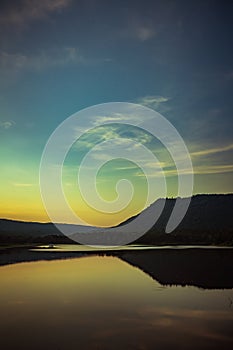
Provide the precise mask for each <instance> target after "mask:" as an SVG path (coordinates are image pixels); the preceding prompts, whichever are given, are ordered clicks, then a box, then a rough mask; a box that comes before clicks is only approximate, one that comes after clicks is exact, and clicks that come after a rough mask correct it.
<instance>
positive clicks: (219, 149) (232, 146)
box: [191, 144, 233, 157]
mask: <svg viewBox="0 0 233 350" xmlns="http://www.w3.org/2000/svg"><path fill="white" fill-rule="evenodd" d="M231 150H233V144H230V145H227V146H223V147H216V148H210V149H204V150H201V151H196V152H192V153H191V156H192V157H199V156H206V155H207V156H208V155H209V154H215V153H221V152H227V151H231Z"/></svg>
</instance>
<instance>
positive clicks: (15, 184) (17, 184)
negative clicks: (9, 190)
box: [13, 183, 34, 187]
mask: <svg viewBox="0 0 233 350" xmlns="http://www.w3.org/2000/svg"><path fill="white" fill-rule="evenodd" d="M13 186H15V187H32V186H34V184H32V183H13Z"/></svg>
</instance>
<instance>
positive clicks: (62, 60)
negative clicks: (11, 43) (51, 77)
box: [0, 47, 83, 74]
mask: <svg viewBox="0 0 233 350" xmlns="http://www.w3.org/2000/svg"><path fill="white" fill-rule="evenodd" d="M82 61H83V58H82V56H81V55H80V53H79V51H78V49H77V48H75V47H65V48H61V49H50V50H47V51H39V52H37V53H34V54H23V53H8V52H4V51H3V52H0V71H2V72H3V73H4V74H12V73H16V72H20V71H23V70H34V71H35V70H42V69H46V68H49V67H52V66H55V67H56V66H64V65H66V64H72V63H73V64H77V63H81V62H82Z"/></svg>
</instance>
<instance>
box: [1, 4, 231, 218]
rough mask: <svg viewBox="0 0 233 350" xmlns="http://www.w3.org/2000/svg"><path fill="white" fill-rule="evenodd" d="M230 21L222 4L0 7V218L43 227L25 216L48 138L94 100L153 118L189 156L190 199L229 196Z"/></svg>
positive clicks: (35, 213)
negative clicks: (172, 130) (162, 121)
mask: <svg viewBox="0 0 233 350" xmlns="http://www.w3.org/2000/svg"><path fill="white" fill-rule="evenodd" d="M232 14H233V4H232V3H231V2H230V1H222V2H219V1H168V0H163V1H147V0H146V1H127V0H126V1H102V0H99V1H97V0H85V1H84V0H83V1H74V0H73V1H72V0H49V1H45V0H41V1H27V0H21V1H14V0H13V1H10V2H9V1H1V5H0V147H1V148H0V156H1V163H2V164H1V167H2V170H1V184H2V198H3V203H5V204H2V206H1V208H0V210H1V212H0V216H2V217H13V218H21V219H22V218H23V219H33V218H35V219H38V220H39V219H41V220H42V219H43V218H42V217H43V215H45V214H40V215H39V214H38V210H39V211H40V210H41V209H38V208H40V207H35V210H34V211H33V212H32V213H31V215H28V214H27V213H28V206H30V201H32V202H33V203H34V202H36V201H40V199H39V191H38V186H37V185H38V167H39V162H40V157H41V154H42V151H43V148H44V145H45V143H46V141H47V139H48V137H49V135H50V134H51V133H52V132H53V130H54V129H55V128H56V127H57V126H58V125H59V124H60V123H61V122H62V121H63V120H64V119H65V118H67V117H68V116H69V115H71V114H73V113H75V112H77V111H79V110H81V109H82V108H85V107H89V106H92V105H94V104H99V103H104V102H114V101H122V102H135V103H141V104H144V105H146V106H148V107H151V108H154V109H155V110H157V111H159V112H161V113H162V114H163V115H164V116H165V117H166V118H167V119H168V120H169V121H170V122H171V123H172V124H173V125H174V126H175V127H176V128H177V130H178V131H179V133H180V134H181V136H182V137H183V139H184V141H185V142H186V144H187V146H188V148H189V151H190V153H191V156H192V160H193V164H194V172H195V186H194V192H195V193H205V192H207V193H215V192H218V193H222V192H223V193H226V192H232V191H233V181H232V174H233V163H232V154H233V137H232V127H233V117H232V110H233V99H232V92H233V49H232V47H233V45H232V37H233V24H232V23H233V18H232V17H233V15H232ZM15 184H16V185H15ZM20 185H21V186H20ZM27 185H28V186H27ZM30 191H31V192H30ZM29 192H30V193H29ZM24 198H27V200H26V201H27V202H28V203H29V204H25V206H22V204H19V203H22V202H23V201H24ZM6 203H7V204H6ZM15 203H18V206H17V208H18V209H16V210H15V209H14V204H15ZM17 213H20V214H17ZM23 213H24V214H23Z"/></svg>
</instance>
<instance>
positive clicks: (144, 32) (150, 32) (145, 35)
mask: <svg viewBox="0 0 233 350" xmlns="http://www.w3.org/2000/svg"><path fill="white" fill-rule="evenodd" d="M134 32H135V36H136V37H137V38H138V39H139V40H140V41H146V40H149V39H151V38H153V37H154V36H155V35H156V32H155V30H154V29H153V28H151V27H148V26H139V27H136V28H135V30H134Z"/></svg>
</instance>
